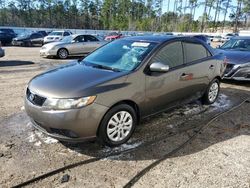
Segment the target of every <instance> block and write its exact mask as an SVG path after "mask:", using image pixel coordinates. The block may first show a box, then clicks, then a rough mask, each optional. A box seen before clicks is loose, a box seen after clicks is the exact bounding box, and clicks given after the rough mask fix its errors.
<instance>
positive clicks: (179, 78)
mask: <svg viewBox="0 0 250 188" xmlns="http://www.w3.org/2000/svg"><path fill="white" fill-rule="evenodd" d="M153 62H161V63H163V64H166V65H169V67H170V70H169V71H168V72H166V73H156V72H151V73H149V74H148V75H146V105H147V109H148V110H147V112H146V114H148V115H149V114H153V113H157V112H159V111H162V110H164V109H166V108H170V107H172V106H175V105H177V104H179V103H181V102H182V101H183V99H185V96H186V95H187V93H186V87H187V86H188V85H189V80H188V79H187V76H185V75H184V73H186V74H190V75H191V73H189V72H188V71H189V70H188V68H187V67H186V66H185V64H184V52H183V45H182V42H181V41H175V42H171V43H168V44H166V45H165V46H164V47H163V48H162V49H161V50H160V51H159V52H158V53H157V54H156V55H155V56H154V57H153V58H152V59H151V61H150V63H149V64H151V63H153ZM183 79H185V81H183Z"/></svg>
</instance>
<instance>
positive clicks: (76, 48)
mask: <svg viewBox="0 0 250 188" xmlns="http://www.w3.org/2000/svg"><path fill="white" fill-rule="evenodd" d="M105 43H106V42H105V41H103V40H101V39H99V38H98V37H97V36H93V35H80V34H76V35H70V36H67V37H65V38H64V39H62V40H61V41H59V42H52V43H49V44H45V45H44V46H43V47H42V48H41V50H40V55H41V56H43V57H55V56H56V57H59V58H61V59H66V58H68V57H69V56H80V55H86V54H88V53H90V52H92V51H94V50H95V49H96V48H98V47H100V46H102V45H104V44H105Z"/></svg>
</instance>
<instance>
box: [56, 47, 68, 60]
mask: <svg viewBox="0 0 250 188" xmlns="http://www.w3.org/2000/svg"><path fill="white" fill-rule="evenodd" d="M61 50H65V51H66V52H67V56H66V57H61V56H60V55H59V54H60V51H61ZM57 56H58V57H59V58H60V59H67V58H68V56H69V53H68V50H67V49H65V48H61V49H59V50H58V52H57Z"/></svg>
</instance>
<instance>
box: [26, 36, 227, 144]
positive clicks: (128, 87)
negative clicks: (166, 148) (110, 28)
mask: <svg viewBox="0 0 250 188" xmlns="http://www.w3.org/2000/svg"><path fill="white" fill-rule="evenodd" d="M224 69H225V64H224V63H223V56H222V55H221V54H216V55H215V54H214V52H213V49H212V48H211V47H210V46H208V45H207V44H206V43H204V42H202V41H201V40H198V39H196V38H193V37H192V38H191V37H170V36H157V37H156V36H141V37H139V36H138V37H128V38H123V39H120V40H116V41H113V42H111V43H108V44H106V45H104V46H102V47H100V48H99V49H97V50H95V51H94V52H93V53H91V54H90V55H88V56H87V57H86V58H85V59H83V60H82V61H77V62H71V63H69V64H67V65H63V66H61V67H59V68H56V69H54V70H50V71H48V72H45V73H43V74H41V75H38V76H36V77H34V78H33V79H32V80H31V81H30V82H29V84H28V87H27V91H26V97H25V109H26V112H27V114H28V115H29V116H30V118H31V121H32V122H33V125H34V127H35V128H37V129H39V130H40V131H42V132H44V133H45V134H47V135H49V136H51V137H54V138H57V139H59V140H64V141H83V140H88V139H94V138H96V137H98V140H99V141H101V142H102V143H104V144H106V145H109V146H117V145H120V144H123V143H125V142H126V141H128V139H129V138H130V137H131V135H132V133H133V132H134V129H135V127H136V125H137V124H138V123H139V121H140V120H141V119H143V118H145V117H148V116H150V115H153V114H156V113H159V112H162V111H164V110H166V109H169V108H173V107H175V106H177V105H180V104H183V103H185V102H188V101H192V100H195V99H198V98H202V101H203V102H204V103H206V104H212V103H214V102H215V100H216V99H217V96H218V94H219V88H220V80H221V78H222V76H223V72H224Z"/></svg>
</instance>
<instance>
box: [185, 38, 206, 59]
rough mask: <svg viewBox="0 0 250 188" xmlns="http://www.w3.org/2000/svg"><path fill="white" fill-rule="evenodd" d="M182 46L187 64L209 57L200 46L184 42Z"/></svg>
mask: <svg viewBox="0 0 250 188" xmlns="http://www.w3.org/2000/svg"><path fill="white" fill-rule="evenodd" d="M183 44H184V48H185V52H186V62H187V63H190V62H193V61H197V60H200V59H204V58H206V57H208V56H211V54H210V52H208V51H207V49H206V48H205V47H204V46H203V45H202V44H198V43H189V42H184V43H183Z"/></svg>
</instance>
